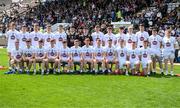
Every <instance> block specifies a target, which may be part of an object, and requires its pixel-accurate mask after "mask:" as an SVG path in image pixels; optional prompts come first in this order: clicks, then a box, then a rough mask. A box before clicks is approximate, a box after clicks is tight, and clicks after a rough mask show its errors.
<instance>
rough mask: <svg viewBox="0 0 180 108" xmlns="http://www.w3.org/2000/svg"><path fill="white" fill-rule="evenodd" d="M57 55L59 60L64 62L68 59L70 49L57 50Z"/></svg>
mask: <svg viewBox="0 0 180 108" xmlns="http://www.w3.org/2000/svg"><path fill="white" fill-rule="evenodd" d="M59 54H60V55H59V56H60V58H61V60H63V61H66V60H67V59H69V54H70V48H68V47H66V48H64V47H61V49H60V50H59Z"/></svg>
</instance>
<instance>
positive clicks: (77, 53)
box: [70, 46, 82, 59]
mask: <svg viewBox="0 0 180 108" xmlns="http://www.w3.org/2000/svg"><path fill="white" fill-rule="evenodd" d="M70 51H71V54H72V58H73V59H77V58H78V59H80V57H81V53H82V50H81V47H79V46H78V47H77V48H75V46H72V47H71V49H70Z"/></svg>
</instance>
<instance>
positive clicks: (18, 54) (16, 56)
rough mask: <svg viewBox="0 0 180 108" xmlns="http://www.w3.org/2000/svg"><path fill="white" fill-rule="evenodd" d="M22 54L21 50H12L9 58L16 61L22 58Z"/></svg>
mask: <svg viewBox="0 0 180 108" xmlns="http://www.w3.org/2000/svg"><path fill="white" fill-rule="evenodd" d="M22 54H23V51H22V50H21V49H18V50H17V49H14V50H12V52H11V56H12V57H13V58H14V59H16V60H18V59H20V58H21V57H22Z"/></svg>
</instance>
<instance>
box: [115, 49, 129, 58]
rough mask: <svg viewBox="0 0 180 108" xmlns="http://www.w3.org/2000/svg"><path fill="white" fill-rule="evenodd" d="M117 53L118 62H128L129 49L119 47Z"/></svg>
mask: <svg viewBox="0 0 180 108" xmlns="http://www.w3.org/2000/svg"><path fill="white" fill-rule="evenodd" d="M116 52H117V56H118V60H123V61H126V58H127V48H125V47H124V48H121V47H117V48H116Z"/></svg>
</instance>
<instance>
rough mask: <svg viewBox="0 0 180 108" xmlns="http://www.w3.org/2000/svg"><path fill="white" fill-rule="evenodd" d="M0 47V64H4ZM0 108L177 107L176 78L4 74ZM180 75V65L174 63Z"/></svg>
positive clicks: (179, 95)
mask: <svg viewBox="0 0 180 108" xmlns="http://www.w3.org/2000/svg"><path fill="white" fill-rule="evenodd" d="M7 60H8V58H7V53H6V50H5V49H0V65H3V66H7V65H8V62H7ZM5 71H6V70H1V71H0V108H180V77H170V76H167V77H165V76H158V75H157V76H156V77H148V78H147V77H138V76H123V75H116V76H115V75H97V76H94V75H44V76H41V75H36V76H33V75H26V74H23V75H18V74H16V75H4V72H5ZM175 73H176V74H177V73H179V74H180V66H178V65H177V66H175Z"/></svg>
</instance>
